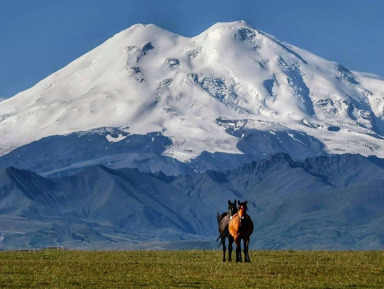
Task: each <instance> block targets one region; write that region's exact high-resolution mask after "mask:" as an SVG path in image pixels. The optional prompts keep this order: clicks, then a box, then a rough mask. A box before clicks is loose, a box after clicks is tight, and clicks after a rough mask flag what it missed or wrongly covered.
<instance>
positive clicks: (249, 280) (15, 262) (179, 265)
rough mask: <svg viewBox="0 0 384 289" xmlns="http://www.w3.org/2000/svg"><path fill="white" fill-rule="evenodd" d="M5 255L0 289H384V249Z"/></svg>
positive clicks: (0, 259) (0, 266)
mask: <svg viewBox="0 0 384 289" xmlns="http://www.w3.org/2000/svg"><path fill="white" fill-rule="evenodd" d="M221 254H222V253H221V251H218V250H215V251H213V250H212V251H200V250H193V251H66V250H41V251H24V252H23V251H22V252H0V288H228V289H229V288H237V289H238V288H384V251H373V252H364V251H354V252H353V251H343V252H327V251H250V257H251V260H252V263H250V264H249V263H238V264H236V263H235V262H232V263H229V262H226V263H223V262H222V261H221Z"/></svg>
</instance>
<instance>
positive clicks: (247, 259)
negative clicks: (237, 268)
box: [244, 237, 251, 262]
mask: <svg viewBox="0 0 384 289" xmlns="http://www.w3.org/2000/svg"><path fill="white" fill-rule="evenodd" d="M248 246H249V237H248V238H246V239H244V258H245V262H251V259H250V258H249V254H248Z"/></svg>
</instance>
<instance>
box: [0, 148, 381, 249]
mask: <svg viewBox="0 0 384 289" xmlns="http://www.w3.org/2000/svg"><path fill="white" fill-rule="evenodd" d="M356 168H359V169H358V170H356ZM0 176H1V178H0V196H1V198H0V215H1V220H2V221H1V227H0V230H1V243H0V248H2V249H17V248H41V247H51V246H59V247H66V248H79V249H138V248H152V249H156V248H157V249H158V248H174V249H176V248H191V247H192V248H193V247H199V248H214V247H216V246H217V244H216V243H215V242H214V241H213V240H214V239H215V237H216V236H217V234H218V231H217V223H216V212H217V211H219V212H222V211H223V210H224V209H225V207H226V203H227V200H228V199H231V200H233V199H241V200H244V199H247V200H248V204H249V214H250V215H251V216H252V219H253V221H254V225H255V230H254V234H253V235H252V240H251V247H252V248H258V249H380V248H382V247H383V246H384V231H383V227H382V223H383V221H384V212H383V210H382V207H383V205H384V193H383V190H382V187H383V185H384V164H383V161H382V160H380V159H377V158H366V157H363V156H360V155H347V154H346V155H334V156H319V157H313V158H308V159H306V160H304V161H295V160H293V159H292V158H291V157H290V156H289V155H287V154H284V153H279V154H274V155H272V156H270V157H268V158H266V159H263V160H258V161H254V162H252V163H249V164H247V165H244V166H242V167H238V168H236V169H234V170H230V171H226V172H219V171H213V170H208V171H205V172H199V173H191V174H189V175H179V176H166V175H165V174H163V173H157V174H152V173H144V172H140V171H139V170H137V169H127V168H124V169H110V168H107V167H105V166H91V167H88V168H87V169H85V170H83V171H81V172H79V173H77V174H74V175H71V176H67V177H60V178H50V179H47V178H44V177H41V176H40V175H37V174H35V173H32V172H29V171H24V170H19V169H15V168H12V167H11V168H7V169H1V170H0Z"/></svg>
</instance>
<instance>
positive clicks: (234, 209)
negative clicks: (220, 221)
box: [228, 200, 237, 217]
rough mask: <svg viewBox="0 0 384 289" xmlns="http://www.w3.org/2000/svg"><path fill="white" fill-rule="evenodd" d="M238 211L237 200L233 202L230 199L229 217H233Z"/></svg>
mask: <svg viewBox="0 0 384 289" xmlns="http://www.w3.org/2000/svg"><path fill="white" fill-rule="evenodd" d="M236 213H237V206H236V200H235V201H234V202H233V203H231V201H230V200H228V215H229V217H232V216H233V215H234V214H236Z"/></svg>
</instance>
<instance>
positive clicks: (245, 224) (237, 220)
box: [228, 201, 253, 262]
mask: <svg viewBox="0 0 384 289" xmlns="http://www.w3.org/2000/svg"><path fill="white" fill-rule="evenodd" d="M228 229H229V233H230V234H231V236H232V237H233V239H234V241H235V243H236V262H243V260H242V258H241V239H243V241H244V258H245V262H251V259H250V258H249V254H248V246H249V236H250V235H251V234H252V232H253V222H252V220H251V218H250V217H249V216H248V215H247V201H245V202H243V203H241V202H240V201H238V212H237V214H235V215H234V216H233V217H232V219H231V220H230V221H229V225H228Z"/></svg>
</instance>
